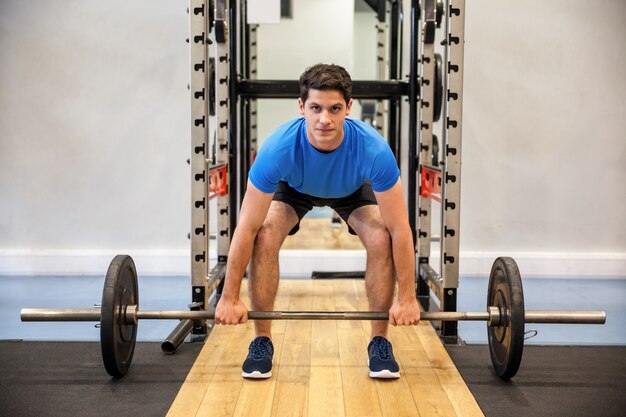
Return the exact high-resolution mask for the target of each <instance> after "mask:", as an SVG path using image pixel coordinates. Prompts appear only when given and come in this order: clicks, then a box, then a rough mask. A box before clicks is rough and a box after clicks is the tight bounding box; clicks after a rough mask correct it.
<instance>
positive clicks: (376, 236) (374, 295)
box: [348, 205, 395, 338]
mask: <svg viewBox="0 0 626 417" xmlns="http://www.w3.org/2000/svg"><path fill="white" fill-rule="evenodd" d="M348 224H349V225H350V227H352V229H353V230H354V231H355V232H356V233H357V235H358V236H359V238H360V239H361V242H363V246H365V250H366V251H367V264H366V269H365V289H366V291H367V299H368V301H369V306H370V310H373V311H389V309H390V308H391V305H392V304H393V295H394V289H395V279H394V271H395V269H394V264H393V257H392V253H391V236H390V235H389V232H388V231H387V228H386V227H385V224H384V222H383V219H382V217H381V215H380V210H379V208H378V206H377V205H366V206H361V207H359V208H357V209H355V210H354V211H353V212H352V214H350V217H349V218H348ZM388 325H389V323H388V322H387V321H384V320H374V321H372V338H374V337H376V336H383V337H387V327H388Z"/></svg>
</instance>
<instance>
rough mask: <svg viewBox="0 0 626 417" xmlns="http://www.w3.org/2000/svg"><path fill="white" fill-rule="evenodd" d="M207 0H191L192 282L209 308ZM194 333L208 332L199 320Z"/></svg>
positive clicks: (199, 303)
mask: <svg viewBox="0 0 626 417" xmlns="http://www.w3.org/2000/svg"><path fill="white" fill-rule="evenodd" d="M208 16H209V13H208V9H207V5H206V2H205V1H204V0H190V2H189V56H190V68H191V74H190V80H189V90H190V92H191V157H190V158H189V163H190V166H191V233H190V238H191V285H192V302H193V304H194V305H195V307H194V309H202V308H206V305H207V297H208V294H207V291H206V286H207V282H206V278H207V275H208V263H209V243H208V242H209V198H208V187H209V178H208V165H207V158H208V155H209V149H208V140H207V139H208V132H209V109H208V102H209V96H210V93H209V82H208V77H209V54H208V44H209V39H208V38H209V34H208V32H209V31H208V27H207V22H208ZM193 331H194V333H195V334H206V326H205V324H204V321H197V322H196V323H195V325H194V329H193Z"/></svg>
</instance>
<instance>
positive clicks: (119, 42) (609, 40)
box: [0, 0, 626, 273]
mask: <svg viewBox="0 0 626 417" xmlns="http://www.w3.org/2000/svg"><path fill="white" fill-rule="evenodd" d="M294 3H295V4H294V13H295V15H294V19H298V20H294V21H286V22H284V23H281V24H280V25H277V26H264V27H262V28H261V31H260V33H259V74H260V77H261V78H297V76H298V75H299V73H300V72H301V70H302V69H303V67H304V66H306V65H309V64H311V63H315V62H319V61H327V62H328V61H333V62H336V63H341V64H343V65H345V66H346V67H347V68H349V69H351V70H352V71H353V72H354V73H355V78H360V77H358V76H357V75H359V74H373V73H374V72H373V65H374V63H372V69H366V68H364V67H363V57H364V56H367V55H369V54H371V55H372V56H374V53H375V51H374V50H373V49H372V50H367V51H363V50H362V48H366V47H367V46H366V45H363V43H364V42H363V39H365V36H366V34H365V32H364V31H366V29H364V28H363V19H365V20H367V22H368V23H367V24H370V22H371V25H372V31H373V30H374V28H373V25H374V23H375V22H374V21H373V19H371V16H369V17H368V16H367V14H362V13H359V14H357V15H356V16H357V17H356V18H355V17H353V15H352V14H351V10H352V9H353V1H352V0H348V1H346V2H343V3H341V4H338V2H336V1H330V0H327V1H326V3H325V6H326V7H325V8H322V7H320V10H319V12H320V13H322V14H323V15H324V16H325V21H326V24H325V25H320V26H319V27H318V26H316V25H315V24H313V23H315V22H318V21H319V20H317V18H316V19H313V16H316V12H315V11H314V10H312V9H311V7H312V4H313V3H314V4H315V5H316V6H317V5H318V3H319V2H310V1H309V2H307V1H306V0H296V1H294ZM331 3H332V7H331ZM186 7H187V3H186V2H172V1H158V2H154V1H147V0H144V1H134V2H126V1H120V0H116V1H108V2H80V1H29V2H20V1H17V0H3V1H2V2H0V62H2V64H1V65H2V67H1V71H0V263H1V262H3V261H2V259H3V257H2V255H3V254H4V255H6V254H7V253H9V254H11V253H15V251H18V252H19V251H26V252H28V251H40V252H42V251H43V252H46V251H55V250H67V251H71V252H72V251H75V252H76V253H82V252H85V251H90V250H94V251H112V252H118V251H121V250H127V251H129V252H132V251H139V250H147V251H150V250H154V251H156V250H160V251H164V252H165V253H169V252H172V251H179V252H180V251H185V250H187V248H188V240H187V237H186V236H187V232H188V228H189V211H190V210H189V188H190V185H189V168H188V165H187V164H186V162H185V161H186V159H187V158H188V153H189V147H190V145H189V136H190V133H189V129H190V128H189V99H188V91H187V89H186V85H187V83H188V48H187V44H186V43H185V41H184V40H185V38H186V37H187V33H188V27H187V22H188V20H187V19H188V17H187V14H186ZM331 9H333V10H334V11H335V12H334V13H329V12H328V11H329V10H331ZM359 16H361V17H359ZM625 21H626V2H624V1H622V0H610V1H608V0H607V1H603V2H588V1H582V0H577V1H568V0H560V1H550V2H544V1H523V2H519V1H512V0H509V1H499V2H493V1H488V0H470V1H468V2H467V10H466V49H465V96H464V125H463V134H464V136H463V139H464V143H463V152H464V154H463V169H464V176H463V185H462V190H463V196H462V213H463V215H462V233H461V236H462V237H461V248H462V251H467V252H475V253H482V252H493V251H498V252H502V253H507V252H524V253H532V254H534V255H533V256H539V257H540V256H542V255H543V254H549V253H553V252H560V253H567V254H574V256H575V257H577V258H582V259H584V258H586V257H593V256H595V255H594V254H596V253H598V252H601V253H612V254H614V255H615V256H617V258H618V259H619V260H620V262H621V263H620V264H619V265H622V266H623V265H624V259H626V236H625V234H626V214H625V213H626V211H625V210H624V204H625V203H626V187H625V186H624V183H625V180H626V168H624V167H625V166H626V141H625V134H624V132H625V128H626V104H625V100H624V97H625V96H626V83H625V82H624V80H626V52H625V51H626V29H625V28H624V24H623V23H624V22H625ZM351 45H356V47H352V46H351ZM371 48H374V45H373V44H372V45H371ZM363 76H365V75H363ZM265 103H268V102H265ZM269 103H270V104H263V103H261V104H260V115H261V118H262V120H261V121H260V122H259V124H260V126H261V131H260V133H261V135H263V134H265V133H267V132H268V131H269V130H271V129H272V128H273V127H274V126H275V125H276V124H277V123H280V122H282V121H284V120H286V119H287V118H289V117H292V116H297V109H296V107H295V102H294V103H292V104H290V103H287V102H281V103H277V102H273V104H272V102H269ZM291 106H292V107H291ZM12 251H13V252H12ZM184 265H185V267H186V265H187V264H186V263H184ZM8 269H10V268H8ZM5 270H6V268H5ZM0 271H2V267H1V265H0ZM573 273H576V271H573Z"/></svg>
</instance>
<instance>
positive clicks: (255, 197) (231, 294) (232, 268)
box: [215, 181, 274, 324]
mask: <svg viewBox="0 0 626 417" xmlns="http://www.w3.org/2000/svg"><path fill="white" fill-rule="evenodd" d="M273 196H274V194H273V193H264V192H262V191H260V190H259V189H258V188H256V187H255V186H254V185H253V184H252V182H250V181H248V188H247V190H246V194H245V196H244V198H243V202H242V203H241V210H240V212H239V222H238V223H237V228H236V229H235V234H234V235H233V239H232V241H231V243H230V250H229V251H228V262H227V264H226V276H225V278H224V280H225V281H224V289H223V290H222V296H221V298H220V301H219V303H218V304H217V307H216V309H215V323H217V324H239V323H245V322H246V321H247V320H248V310H247V309H246V307H245V306H244V304H243V302H242V301H241V300H240V299H239V293H240V290H241V280H242V279H243V274H244V272H245V270H246V267H247V266H248V262H250V257H251V256H252V247H253V245H254V240H255V239H256V235H257V233H258V231H259V229H260V228H261V226H262V225H263V221H264V220H265V216H266V215H267V211H268V210H269V207H270V203H271V202H272V197H273Z"/></svg>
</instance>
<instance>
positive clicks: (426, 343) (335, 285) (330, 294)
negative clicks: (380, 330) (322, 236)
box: [167, 279, 483, 417]
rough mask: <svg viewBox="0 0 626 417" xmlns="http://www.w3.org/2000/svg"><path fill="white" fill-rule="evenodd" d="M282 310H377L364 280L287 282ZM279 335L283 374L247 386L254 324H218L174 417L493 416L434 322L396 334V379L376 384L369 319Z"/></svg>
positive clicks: (289, 329) (276, 327)
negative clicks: (245, 365) (485, 409)
mask: <svg viewBox="0 0 626 417" xmlns="http://www.w3.org/2000/svg"><path fill="white" fill-rule="evenodd" d="M242 299H243V300H244V302H246V303H247V302H248V295H247V281H244V285H243V289H242ZM275 309H276V310H315V311H337V310H342V311H354V310H367V309H368V303H367V297H366V294H365V285H364V281H363V280H350V279H348V280H330V281H329V280H286V279H284V280H282V281H281V282H280V287H279V290H278V297H277V299H276V305H275ZM272 329H273V330H272V331H273V343H274V348H275V352H274V367H273V370H272V373H273V376H272V377H271V378H270V379H266V380H246V379H244V378H242V376H241V365H242V363H243V361H244V359H245V357H246V355H247V354H248V345H249V343H250V341H251V340H252V339H253V337H254V327H253V323H252V322H248V323H247V324H245V325H239V326H216V327H215V328H214V329H213V331H212V332H211V335H210V336H209V338H208V339H207V341H206V343H205V346H204V348H203V349H202V351H201V353H200V355H199V356H198V358H197V360H196V363H195V364H194V366H193V368H192V369H191V371H190V372H189V375H188V376H187V379H186V381H185V383H184V384H183V386H182V387H181V389H180V391H179V393H178V395H177V396H176V399H175V401H174V403H173V404H172V406H171V408H170V410H169V412H168V414H167V416H168V417H178V416H180V417H183V416H184V417H189V416H211V417H218V416H254V417H262V416H281V417H282V416H308V417H314V416H320V417H342V416H350V417H366V416H383V417H385V416H389V417H400V416H421V417H426V416H483V413H482V412H481V410H480V408H479V406H478V404H477V402H476V400H475V399H474V397H473V396H472V394H471V393H470V391H469V389H468V387H467V386H466V385H465V382H464V381H463V379H462V378H461V375H460V374H459V372H458V370H457V369H456V367H455V366H454V364H453V363H452V360H451V359H450V357H449V356H448V353H447V352H446V350H445V348H444V347H443V345H442V343H441V341H440V340H439V337H438V336H437V334H436V333H435V330H434V329H433V327H432V326H431V324H430V323H429V322H425V321H423V322H421V323H420V324H419V326H415V327H408V326H403V327H393V326H390V331H389V338H390V340H391V342H392V344H393V348H394V354H395V356H396V359H397V361H398V363H399V365H400V372H401V378H400V379H395V380H380V379H379V380H375V379H371V378H370V377H369V376H368V368H367V344H368V343H369V340H370V323H369V322H367V321H352V320H348V321H326V320H320V321H291V320H285V321H283V320H279V321H274V322H273V327H272Z"/></svg>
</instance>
